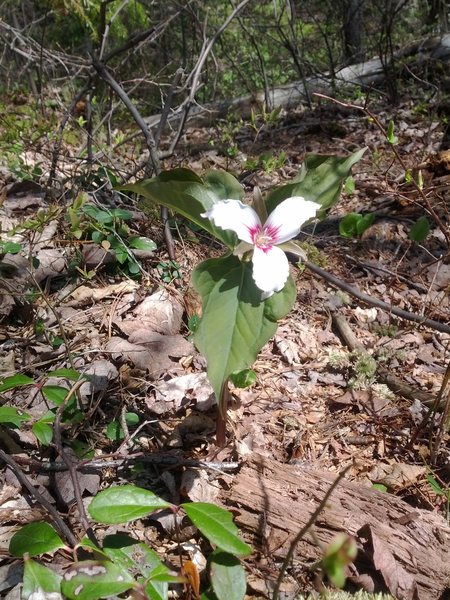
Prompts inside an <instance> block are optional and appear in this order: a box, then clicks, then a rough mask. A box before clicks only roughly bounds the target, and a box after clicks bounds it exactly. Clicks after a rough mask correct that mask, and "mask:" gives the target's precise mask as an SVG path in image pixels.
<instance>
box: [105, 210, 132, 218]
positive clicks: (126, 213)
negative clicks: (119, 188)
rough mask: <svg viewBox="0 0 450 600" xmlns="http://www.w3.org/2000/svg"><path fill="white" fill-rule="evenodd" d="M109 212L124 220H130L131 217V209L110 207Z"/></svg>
mask: <svg viewBox="0 0 450 600" xmlns="http://www.w3.org/2000/svg"><path fill="white" fill-rule="evenodd" d="M110 213H111V215H112V216H113V217H114V218H115V219H123V220H124V221H130V220H131V219H132V218H133V213H132V212H131V210H127V209H126V208H112V209H111V210H110Z"/></svg>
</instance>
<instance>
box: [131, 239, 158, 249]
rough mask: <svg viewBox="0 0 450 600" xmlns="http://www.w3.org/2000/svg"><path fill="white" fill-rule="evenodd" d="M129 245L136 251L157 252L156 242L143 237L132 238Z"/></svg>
mask: <svg viewBox="0 0 450 600" xmlns="http://www.w3.org/2000/svg"><path fill="white" fill-rule="evenodd" d="M128 244H129V246H130V248H134V249H135V250H150V251H151V250H156V244H155V242H154V241H153V240H150V239H149V238H146V237H142V236H137V237H132V238H130V239H129V240H128Z"/></svg>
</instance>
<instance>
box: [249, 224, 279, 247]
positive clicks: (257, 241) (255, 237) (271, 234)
mask: <svg viewBox="0 0 450 600" xmlns="http://www.w3.org/2000/svg"><path fill="white" fill-rule="evenodd" d="M279 229H280V228H279V227H274V226H273V225H265V226H264V227H261V225H256V226H255V227H252V228H249V233H250V236H251V238H252V242H253V244H254V245H255V246H257V247H258V248H260V249H261V250H263V251H264V252H267V251H268V250H270V248H272V246H274V245H275V244H276V243H277V235H278V231H279Z"/></svg>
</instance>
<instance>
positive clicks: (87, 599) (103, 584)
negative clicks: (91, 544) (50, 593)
mask: <svg viewBox="0 0 450 600" xmlns="http://www.w3.org/2000/svg"><path fill="white" fill-rule="evenodd" d="M134 585H135V583H134V580H133V577H132V576H131V575H130V573H128V571H126V570H125V569H123V568H122V567H120V566H119V565H116V564H114V563H112V562H109V561H94V560H86V561H83V562H79V563H75V564H74V565H72V566H71V567H70V568H69V569H68V570H67V571H66V572H65V573H64V577H63V580H62V582H61V592H62V593H63V594H64V596H65V597H66V598H69V600H98V599H99V598H109V597H110V596H115V595H118V594H122V593H123V592H126V591H127V590H129V589H131V588H132V587H133V586H134Z"/></svg>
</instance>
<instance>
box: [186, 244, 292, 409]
mask: <svg viewBox="0 0 450 600" xmlns="http://www.w3.org/2000/svg"><path fill="white" fill-rule="evenodd" d="M192 283H193V286H194V288H195V289H196V290H197V292H198V293H199V294H200V295H201V297H202V301H203V313H202V318H201V320H200V323H199V325H198V327H197V330H196V331H195V333H194V342H195V344H196V346H197V348H198V350H199V351H200V352H201V353H202V354H203V356H205V358H206V360H207V363H208V377H209V380H210V382H211V385H212V387H213V389H214V392H215V394H216V398H217V399H219V398H220V396H221V391H222V387H223V385H224V383H225V381H226V380H227V379H228V377H229V376H230V375H231V373H233V372H235V371H241V370H242V369H247V368H249V367H250V366H251V365H252V364H253V362H254V361H255V359H256V357H257V355H258V352H259V351H260V350H261V348H262V347H263V346H264V344H265V343H266V342H267V341H268V340H269V339H270V338H271V337H272V336H273V335H274V333H275V331H276V329H277V320H278V319H280V318H282V317H283V316H285V315H286V314H287V313H288V312H289V310H290V309H291V308H292V306H293V304H294V301H295V297H296V289H295V285H294V283H293V281H292V278H289V279H288V282H287V283H286V285H285V286H284V288H283V290H281V292H278V293H277V294H274V295H273V296H271V297H270V298H269V299H268V300H266V301H261V290H259V289H258V288H257V287H256V285H255V283H254V281H253V277H252V266H251V263H245V262H241V261H240V260H239V259H238V258H237V257H236V256H232V255H230V256H224V257H221V258H212V259H209V260H206V261H205V262H203V263H201V264H200V265H198V266H197V268H196V269H195V270H194V273H193V275H192Z"/></svg>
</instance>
